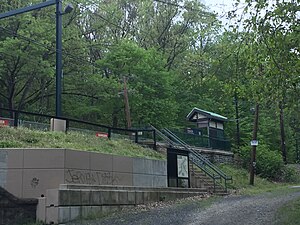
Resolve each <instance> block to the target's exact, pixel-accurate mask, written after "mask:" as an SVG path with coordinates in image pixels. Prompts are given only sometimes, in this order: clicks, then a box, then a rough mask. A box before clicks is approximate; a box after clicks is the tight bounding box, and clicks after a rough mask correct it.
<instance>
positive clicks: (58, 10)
mask: <svg viewBox="0 0 300 225" xmlns="http://www.w3.org/2000/svg"><path fill="white" fill-rule="evenodd" d="M62 69H63V68H62V2H61V0H56V92H55V96H56V98H55V115H56V116H61V79H62V72H63V70H62Z"/></svg>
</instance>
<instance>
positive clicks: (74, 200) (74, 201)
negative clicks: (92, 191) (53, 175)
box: [68, 190, 81, 206]
mask: <svg viewBox="0 0 300 225" xmlns="http://www.w3.org/2000/svg"><path fill="white" fill-rule="evenodd" d="M68 192H69V205H70V206H74V205H81V191H80V190H69V191H68Z"/></svg>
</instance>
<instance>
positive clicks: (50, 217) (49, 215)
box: [46, 207, 59, 224]
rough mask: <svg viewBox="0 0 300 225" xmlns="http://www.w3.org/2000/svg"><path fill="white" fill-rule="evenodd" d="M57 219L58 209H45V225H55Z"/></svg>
mask: <svg viewBox="0 0 300 225" xmlns="http://www.w3.org/2000/svg"><path fill="white" fill-rule="evenodd" d="M58 218H59V214H58V207H46V224H57V223H58V222H59V221H58Z"/></svg>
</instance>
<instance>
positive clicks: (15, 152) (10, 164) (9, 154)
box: [0, 149, 24, 169]
mask: <svg viewBox="0 0 300 225" xmlns="http://www.w3.org/2000/svg"><path fill="white" fill-rule="evenodd" d="M23 154H24V151H23V149H0V168H1V167H2V168H9V169H21V168H23Z"/></svg>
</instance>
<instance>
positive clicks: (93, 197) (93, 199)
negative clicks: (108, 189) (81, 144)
mask: <svg viewBox="0 0 300 225" xmlns="http://www.w3.org/2000/svg"><path fill="white" fill-rule="evenodd" d="M106 197H108V196H106V195H104V194H103V193H102V191H95V190H91V191H90V205H101V204H102V203H103V201H104V198H106Z"/></svg>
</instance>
